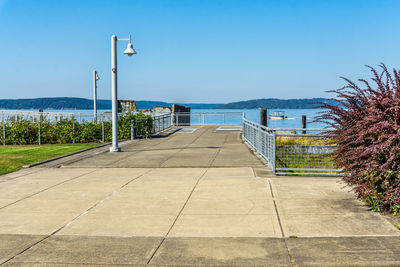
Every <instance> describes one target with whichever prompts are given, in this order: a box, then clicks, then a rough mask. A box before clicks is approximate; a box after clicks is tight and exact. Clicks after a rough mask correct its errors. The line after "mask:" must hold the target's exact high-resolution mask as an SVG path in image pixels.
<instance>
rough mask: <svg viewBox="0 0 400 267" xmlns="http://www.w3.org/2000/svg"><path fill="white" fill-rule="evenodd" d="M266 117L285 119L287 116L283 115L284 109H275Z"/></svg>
mask: <svg viewBox="0 0 400 267" xmlns="http://www.w3.org/2000/svg"><path fill="white" fill-rule="evenodd" d="M268 118H269V119H270V120H284V119H287V116H285V112H284V111H276V112H274V113H272V114H269V116H268Z"/></svg>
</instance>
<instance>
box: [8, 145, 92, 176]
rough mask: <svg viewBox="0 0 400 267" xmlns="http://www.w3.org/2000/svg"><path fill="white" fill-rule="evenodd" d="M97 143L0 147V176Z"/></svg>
mask: <svg viewBox="0 0 400 267" xmlns="http://www.w3.org/2000/svg"><path fill="white" fill-rule="evenodd" d="M97 145H99V143H88V144H63V145H60V144H54V145H41V146H39V145H26V146H25V145H15V146H14V145H7V146H1V147H0V175H2V174H5V173H9V172H14V171H17V170H19V169H21V168H22V166H24V165H27V164H31V163H34V162H38V161H41V160H45V159H49V158H52V157H56V156H60V155H64V154H68V153H71V152H74V151H77V150H81V149H84V148H89V147H94V146H97Z"/></svg>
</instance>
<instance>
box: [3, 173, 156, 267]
mask: <svg viewBox="0 0 400 267" xmlns="http://www.w3.org/2000/svg"><path fill="white" fill-rule="evenodd" d="M152 170H153V169H151V170H148V171H146V172H145V173H143V174H141V175H139V176H136V177H135V178H133V179H131V180H129V181H128V182H126V183H125V184H123V185H122V186H120V187H119V188H118V189H116V190H114V191H113V192H111V193H110V194H108V195H107V196H106V197H105V198H103V199H101V200H99V201H97V202H96V203H95V204H94V205H92V206H91V207H89V208H88V209H87V210H85V211H84V212H82V213H81V214H79V215H78V216H76V217H75V218H73V219H72V220H71V221H69V222H68V223H66V224H64V225H63V226H61V227H60V228H58V229H57V230H55V231H54V232H52V233H51V234H50V235H48V236H46V237H44V238H42V239H41V240H39V241H37V242H35V243H33V244H32V245H30V246H28V247H27V248H25V249H23V250H22V251H20V252H19V253H17V254H16V255H14V256H12V257H10V258H9V259H7V260H6V261H4V262H2V263H0V266H2V265H4V264H6V263H7V262H9V261H11V260H13V259H14V258H15V257H17V256H19V255H21V254H22V253H24V252H25V251H27V250H29V249H31V248H33V247H34V246H36V245H38V244H39V243H41V242H43V241H45V240H46V239H48V238H49V237H51V236H53V235H55V234H56V233H58V232H60V231H61V230H63V229H64V228H66V227H68V226H70V225H71V224H72V223H73V222H75V221H76V220H78V219H79V218H80V217H82V216H83V215H85V214H87V213H88V212H89V211H90V210H92V209H94V208H95V207H97V206H98V205H100V204H101V203H103V202H104V201H106V200H107V199H109V198H110V197H111V196H112V195H114V194H115V193H116V192H117V191H119V190H121V189H122V188H124V187H125V186H127V185H128V184H130V183H131V182H133V181H135V180H137V179H139V178H140V177H142V176H144V175H146V174H148V173H149V172H151V171H152ZM95 171H96V170H95ZM95 171H93V172H95ZM93 172H90V173H93ZM90 173H86V174H90ZM84 175H85V174H84ZM80 176H83V175H80ZM80 176H78V177H80ZM78 177H75V178H74V179H76V178H78ZM70 180H72V179H70Z"/></svg>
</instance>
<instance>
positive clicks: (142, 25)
mask: <svg viewBox="0 0 400 267" xmlns="http://www.w3.org/2000/svg"><path fill="white" fill-rule="evenodd" d="M398 10H400V1H394V0H392V1H390V0H375V1H371V0H358V1H356V0H342V1H341V0H335V1H333V0H332V1H329V0H324V1H323V0H320V1H307V0H301V1H299V0H292V1H289V0H277V1H261V0H259V1H245V0H242V1H238V0H225V1H220V0H209V1H206V0H196V1H194V0H182V1H176V0H164V1H161V0H160V1H153V0H144V1H141V0H129V1H122V0H118V1H101V0H96V1H92V0H85V1H82V0H79V1H75V0H57V1H54V0H50V1H44V0H36V1H29V0H25V1H20V0H0V98H31V97H45V96H51V97H53V96H74V97H85V98H91V97H92V77H91V75H92V70H93V69H97V70H98V72H99V75H100V78H101V80H100V81H99V85H98V90H99V98H104V99H109V98H110V97H111V89H110V88H111V84H110V83H111V82H110V36H111V35H112V34H116V35H117V36H118V37H120V38H125V37H127V36H128V34H129V33H132V34H133V45H134V48H135V49H136V50H137V52H138V54H137V55H135V56H132V57H127V56H125V55H123V54H122V52H123V50H124V49H125V47H126V43H120V44H119V45H118V49H119V51H118V52H119V54H118V67H119V72H118V74H119V77H118V79H119V80H118V81H119V98H121V99H136V100H163V101H170V102H209V103H212V102H218V103H222V102H232V101H240V100H248V99H255V98H269V97H276V98H284V99H287V98H306V97H325V96H328V95H327V94H326V93H325V91H326V90H330V89H336V88H338V87H340V86H342V85H343V81H341V80H340V79H339V76H346V77H349V78H352V79H356V78H359V77H365V76H367V75H369V74H368V71H367V70H366V68H365V67H364V65H366V64H369V65H373V66H377V65H378V64H379V63H380V62H384V63H385V64H387V65H388V66H389V67H391V68H393V67H394V68H398V67H400V66H399V65H400V52H399V45H400V34H399V33H398V25H399V20H400V19H399V18H400V17H399V16H398Z"/></svg>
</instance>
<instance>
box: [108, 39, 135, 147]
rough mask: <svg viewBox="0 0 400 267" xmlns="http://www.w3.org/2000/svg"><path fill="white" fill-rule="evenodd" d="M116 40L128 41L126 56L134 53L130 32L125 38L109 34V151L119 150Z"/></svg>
mask: <svg viewBox="0 0 400 267" xmlns="http://www.w3.org/2000/svg"><path fill="white" fill-rule="evenodd" d="M117 41H129V43H128V46H127V48H126V49H125V51H124V54H126V55H128V56H132V55H134V54H136V51H135V50H134V49H133V47H132V43H131V35H130V34H129V38H127V39H118V38H117V36H115V35H113V36H111V94H112V146H111V147H110V152H121V148H120V147H118V95H117Z"/></svg>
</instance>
